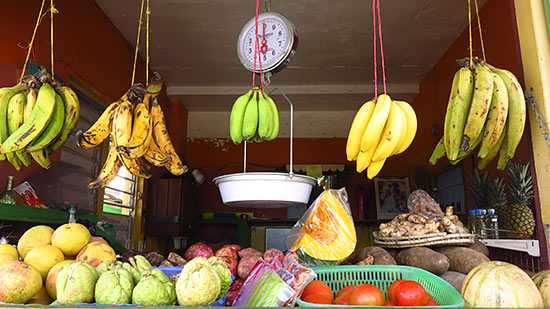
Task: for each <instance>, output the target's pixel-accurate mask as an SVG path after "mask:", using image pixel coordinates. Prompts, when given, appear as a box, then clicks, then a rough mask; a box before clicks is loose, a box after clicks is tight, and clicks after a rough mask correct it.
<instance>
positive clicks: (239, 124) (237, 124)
mask: <svg viewBox="0 0 550 309" xmlns="http://www.w3.org/2000/svg"><path fill="white" fill-rule="evenodd" d="M253 91H254V89H251V90H250V91H248V92H247V93H245V94H243V95H242V96H240V97H238V98H237V100H235V103H233V107H232V108H231V115H230V118H229V134H230V135H231V140H232V141H233V142H234V143H235V144H240V143H241V142H242V141H243V133H242V130H243V118H244V112H245V109H246V105H247V104H248V101H250V100H251V99H252V93H253Z"/></svg>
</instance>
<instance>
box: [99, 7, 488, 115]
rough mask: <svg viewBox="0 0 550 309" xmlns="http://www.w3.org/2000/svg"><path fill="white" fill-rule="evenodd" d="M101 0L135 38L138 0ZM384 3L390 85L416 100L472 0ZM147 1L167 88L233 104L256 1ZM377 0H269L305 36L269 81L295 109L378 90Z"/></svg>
mask: <svg viewBox="0 0 550 309" xmlns="http://www.w3.org/2000/svg"><path fill="white" fill-rule="evenodd" d="M485 1H486V0H481V1H480V4H481V5H483V4H484V3H485ZM96 2H97V3H98V5H99V6H100V7H101V8H102V9H103V11H104V12H105V14H106V15H107V16H108V17H109V18H110V19H111V21H112V22H113V23H114V25H115V26H116V27H117V28H118V29H119V30H120V32H121V33H122V34H123V35H124V37H125V38H126V39H127V40H128V41H129V42H130V44H131V45H132V46H135V40H136V31H137V29H136V28H137V21H138V17H139V7H140V3H141V1H139V0H117V1H112V0H96ZM380 2H381V7H380V9H381V16H382V34H383V39H384V53H385V65H386V78H387V85H388V93H389V94H390V95H391V96H392V97H394V98H397V99H401V100H408V101H412V100H413V99H414V97H415V96H416V94H417V93H418V88H419V83H420V82H421V81H422V79H423V78H424V76H425V75H426V74H427V73H428V72H429V71H430V70H431V68H432V67H433V66H434V65H435V64H436V63H437V61H438V60H439V59H440V57H441V56H442V55H443V53H444V52H445V51H446V50H447V48H448V47H449V46H450V45H451V43H452V42H453V41H454V40H455V39H456V38H457V37H458V36H459V35H460V33H461V32H462V31H463V30H464V29H465V27H466V25H467V5H466V1H464V0H406V1H405V0H382V1H380ZM150 5H151V32H150V54H151V58H150V59H151V60H150V61H151V67H152V68H153V70H156V71H158V72H160V73H161V75H162V76H163V77H164V78H165V80H166V85H167V91H168V95H169V96H170V97H173V98H176V99H179V100H180V102H181V103H182V104H184V105H185V106H186V108H187V109H189V110H190V111H191V112H192V111H229V110H230V108H231V105H232V103H233V101H234V99H235V98H236V96H237V95H239V94H242V93H244V92H246V90H247V88H250V84H251V78H252V74H251V73H250V72H249V71H247V70H246V69H244V68H243V67H242V65H241V63H240V61H239V59H238V57H237V51H236V50H237V49H236V47H237V38H238V36H239V32H240V30H241V29H242V27H243V26H244V24H245V23H246V22H247V21H248V20H249V19H250V18H252V17H253V16H254V13H255V1H253V0H153V1H151V4H150ZM371 6H372V2H371V1H367V0H345V1H328V0H324V1H321V0H300V1H293V0H272V1H271V10H273V11H276V12H279V13H282V14H283V15H285V16H286V17H287V18H289V19H290V20H291V21H292V22H293V23H294V25H295V26H296V29H297V32H298V36H299V45H298V49H297V53H296V56H295V57H294V59H293V60H292V62H291V63H290V65H289V66H288V67H287V68H286V69H285V70H283V71H281V72H280V73H277V74H276V75H274V76H273V77H272V86H279V87H280V88H281V89H283V90H284V92H285V93H286V94H288V95H289V97H290V98H291V99H292V101H293V104H294V106H295V108H296V109H297V110H315V111H336V110H356V109H357V108H358V107H359V106H360V104H361V103H363V102H364V101H366V100H368V99H370V98H371V97H372V96H373V88H374V87H373V80H374V78H373V46H372V44H373V29H372V7H371ZM263 11H264V0H262V1H260V12H263ZM141 49H142V51H144V50H145V46H144V45H142V47H141ZM142 56H144V54H143V53H142ZM379 71H380V69H379ZM379 87H380V86H379ZM379 89H380V88H379ZM379 91H380V90H379ZM278 100H282V98H280V97H279V98H278V96H276V97H275V101H276V102H278ZM278 105H279V104H278ZM284 105H286V104H284ZM284 105H283V106H281V109H283V110H284V109H285V108H284Z"/></svg>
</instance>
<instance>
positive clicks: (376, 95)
mask: <svg viewBox="0 0 550 309" xmlns="http://www.w3.org/2000/svg"><path fill="white" fill-rule="evenodd" d="M375 5H376V0H372V30H373V31H372V34H373V40H374V42H373V45H372V47H373V51H374V52H373V55H374V99H375V100H376V99H377V98H378V88H377V87H378V74H377V72H376V10H375Z"/></svg>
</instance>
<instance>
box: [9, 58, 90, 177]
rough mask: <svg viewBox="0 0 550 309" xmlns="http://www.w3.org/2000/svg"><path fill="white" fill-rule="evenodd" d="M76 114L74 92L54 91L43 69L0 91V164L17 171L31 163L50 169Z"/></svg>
mask: <svg viewBox="0 0 550 309" xmlns="http://www.w3.org/2000/svg"><path fill="white" fill-rule="evenodd" d="M79 114H80V105H79V103H78V97H77V96H76V94H75V93H74V91H72V90H71V88H69V87H66V86H60V87H57V86H56V84H55V82H54V81H53V79H52V77H51V75H50V74H49V73H48V72H47V70H46V69H45V68H40V70H39V72H38V73H37V75H36V76H34V75H29V76H25V77H24V78H23V80H22V82H21V83H20V84H18V85H15V86H13V87H6V88H2V89H0V144H1V145H0V160H8V162H10V163H11V164H12V165H13V167H14V168H15V169H16V170H18V171H19V170H20V169H21V167H22V165H24V166H26V167H29V166H30V165H31V164H32V160H33V159H34V161H36V162H37V163H38V164H39V165H40V166H42V167H43V168H49V167H50V160H49V156H50V155H51V154H53V153H54V152H56V151H57V150H58V149H59V148H61V145H63V144H64V143H65V141H67V139H68V138H69V135H70V134H71V132H72V130H73V129H74V127H75V125H76V122H77V121H78V117H79Z"/></svg>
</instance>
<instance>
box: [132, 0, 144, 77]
mask: <svg viewBox="0 0 550 309" xmlns="http://www.w3.org/2000/svg"><path fill="white" fill-rule="evenodd" d="M143 2H144V0H141V9H140V10H139V24H138V33H137V42H136V51H135V54H134V69H133V71H132V84H131V85H133V84H134V79H135V77H136V63H137V58H138V51H139V36H140V35H141V22H142V20H143Z"/></svg>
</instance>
